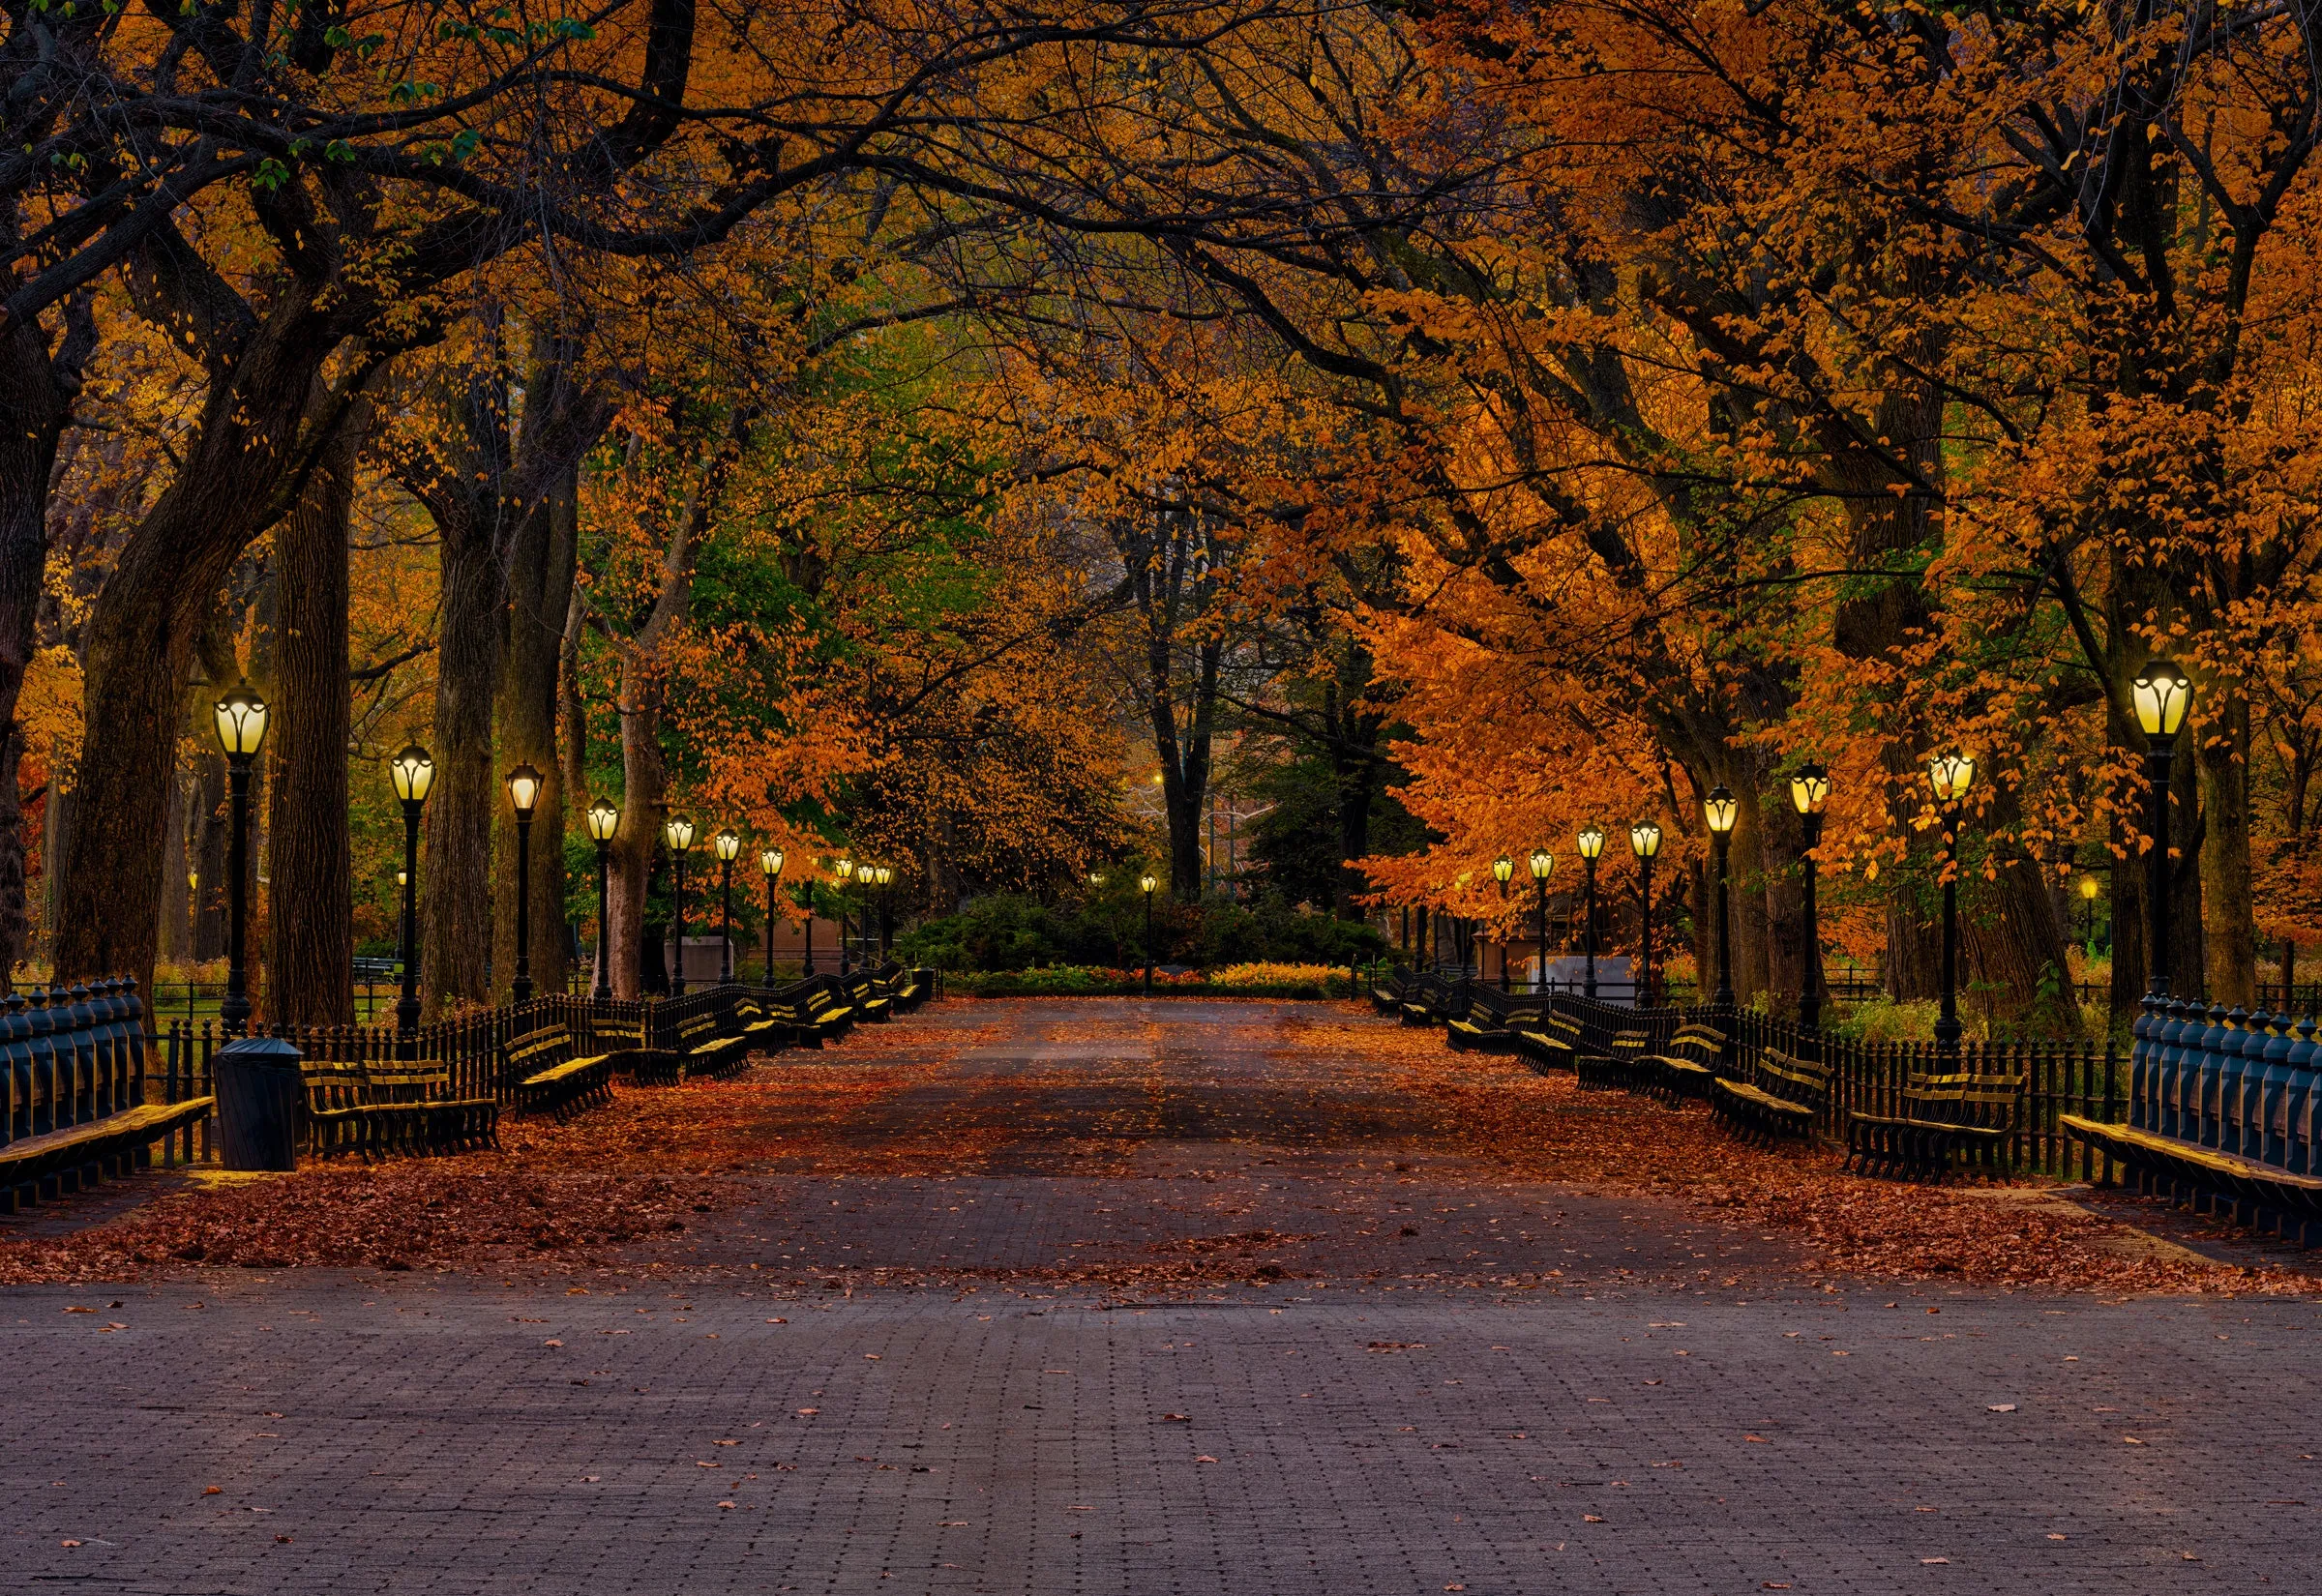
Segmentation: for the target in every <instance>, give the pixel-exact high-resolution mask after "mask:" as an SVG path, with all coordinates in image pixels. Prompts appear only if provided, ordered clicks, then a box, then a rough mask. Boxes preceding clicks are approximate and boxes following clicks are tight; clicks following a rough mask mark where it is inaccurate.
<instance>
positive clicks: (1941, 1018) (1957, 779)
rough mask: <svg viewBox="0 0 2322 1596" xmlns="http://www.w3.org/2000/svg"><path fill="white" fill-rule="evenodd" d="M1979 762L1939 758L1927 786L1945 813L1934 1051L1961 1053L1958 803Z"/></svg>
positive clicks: (1958, 756) (1953, 756) (1962, 756)
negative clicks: (1940, 983)
mask: <svg viewBox="0 0 2322 1596" xmlns="http://www.w3.org/2000/svg"><path fill="white" fill-rule="evenodd" d="M1975 780H1976V762H1975V760H1973V759H1971V758H1969V757H1968V756H1967V755H1966V754H1939V755H1937V756H1936V757H1935V758H1934V759H1932V760H1930V761H1928V764H1927V785H1929V786H1931V787H1933V788H1934V789H1935V802H1936V803H1937V804H1939V805H1941V806H1942V812H1943V1012H1942V1013H1941V1014H1940V1015H1938V1016H1937V1017H1936V1020H1935V1049H1936V1051H1938V1052H1944V1053H1956V1052H1957V1051H1958V1050H1959V1030H1960V1026H1959V992H1958V988H1959V802H1960V800H1961V799H1963V798H1965V797H1966V796H1967V789H1968V788H1969V787H1971V786H1973V785H1974V784H1975Z"/></svg>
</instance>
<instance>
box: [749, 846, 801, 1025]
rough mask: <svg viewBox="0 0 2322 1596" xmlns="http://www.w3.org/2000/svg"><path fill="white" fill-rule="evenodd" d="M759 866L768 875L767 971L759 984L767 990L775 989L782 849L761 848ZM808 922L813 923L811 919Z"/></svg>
mask: <svg viewBox="0 0 2322 1596" xmlns="http://www.w3.org/2000/svg"><path fill="white" fill-rule="evenodd" d="M758 868H759V870H760V871H761V872H764V873H765V877H766V972H765V975H764V976H763V978H761V979H760V980H759V986H760V987H762V988H764V989H765V990H767V991H772V990H774V886H775V883H776V882H778V881H780V880H781V879H782V849H780V848H760V849H759V853H758ZM808 924H810V925H811V924H813V922H812V921H809V922H808Z"/></svg>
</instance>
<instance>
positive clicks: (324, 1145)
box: [307, 1062, 500, 1159]
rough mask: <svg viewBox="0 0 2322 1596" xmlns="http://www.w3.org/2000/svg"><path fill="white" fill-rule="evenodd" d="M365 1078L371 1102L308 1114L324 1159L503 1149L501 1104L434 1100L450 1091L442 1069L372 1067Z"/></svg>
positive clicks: (403, 1064) (312, 1136)
mask: <svg viewBox="0 0 2322 1596" xmlns="http://www.w3.org/2000/svg"><path fill="white" fill-rule="evenodd" d="M363 1075H364V1079H365V1088H364V1089H365V1095H366V1096H367V1098H368V1099H369V1101H367V1102H363V1103H356V1104H350V1105H347V1106H346V1107H343V1108H313V1109H310V1110H308V1114H307V1126H308V1141H309V1145H310V1146H311V1147H312V1148H313V1151H314V1153H315V1154H316V1155H317V1156H318V1157H321V1158H326V1159H327V1158H336V1157H338V1156H339V1155H340V1154H341V1153H356V1154H359V1155H361V1156H362V1157H363V1158H365V1159H373V1158H388V1157H395V1156H402V1157H417V1156H420V1155H425V1154H440V1153H459V1152H466V1151H469V1150H470V1149H473V1148H477V1147H497V1146H498V1145H499V1144H500V1106H499V1103H498V1102H497V1100H495V1099H493V1098H489V1097H462V1098H456V1097H444V1096H436V1095H432V1094H434V1093H437V1092H441V1091H443V1090H446V1089H447V1088H448V1087H449V1085H450V1081H451V1072H450V1071H449V1070H447V1069H445V1068H444V1067H443V1066H442V1065H440V1064H419V1063H410V1062H396V1063H382V1064H367V1065H365V1066H364V1067H363Z"/></svg>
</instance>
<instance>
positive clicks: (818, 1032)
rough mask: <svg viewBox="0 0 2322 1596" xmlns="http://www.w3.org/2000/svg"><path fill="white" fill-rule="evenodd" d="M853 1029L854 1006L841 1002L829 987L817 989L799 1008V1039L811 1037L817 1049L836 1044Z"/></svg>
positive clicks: (809, 994)
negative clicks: (824, 1044) (832, 1043)
mask: <svg viewBox="0 0 2322 1596" xmlns="http://www.w3.org/2000/svg"><path fill="white" fill-rule="evenodd" d="M853 1028H854V1005H852V1004H851V1003H842V1002H840V1001H839V999H838V997H837V996H836V995H835V994H833V993H832V991H831V990H830V989H829V988H828V987H819V988H817V989H816V990H814V991H812V992H810V993H808V994H807V999H806V1001H805V1002H804V1003H801V1004H800V1005H799V1006H798V1034H799V1037H800V1039H801V1040H804V1039H806V1038H807V1037H810V1036H811V1037H812V1038H813V1043H812V1045H813V1046H815V1047H818V1048H819V1047H820V1046H821V1045H822V1044H823V1043H825V1042H836V1041H838V1040H840V1039H841V1038H842V1037H844V1036H846V1034H847V1033H848V1031H850V1030H852V1029H853Z"/></svg>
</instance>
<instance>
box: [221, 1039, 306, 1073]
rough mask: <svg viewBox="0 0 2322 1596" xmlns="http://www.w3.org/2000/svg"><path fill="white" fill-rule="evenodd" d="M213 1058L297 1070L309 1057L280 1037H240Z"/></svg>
mask: <svg viewBox="0 0 2322 1596" xmlns="http://www.w3.org/2000/svg"><path fill="white" fill-rule="evenodd" d="M211 1056H212V1057H213V1058H233V1059H240V1060H242V1061H243V1062H245V1063H251V1064H276V1065H282V1066H283V1067H285V1068H296V1067H297V1065H298V1064H299V1062H300V1061H301V1060H302V1059H304V1058H305V1057H306V1056H307V1055H306V1054H304V1053H302V1052H300V1051H299V1050H298V1049H296V1048H293V1047H292V1046H290V1044H289V1043H287V1042H285V1041H283V1039H282V1038H281V1037H279V1036H238V1037H236V1038H234V1039H233V1040H232V1041H231V1042H228V1043H227V1044H226V1045H225V1046H224V1047H223V1048H221V1049H218V1051H217V1052H216V1053H214V1054H212V1055H211Z"/></svg>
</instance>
